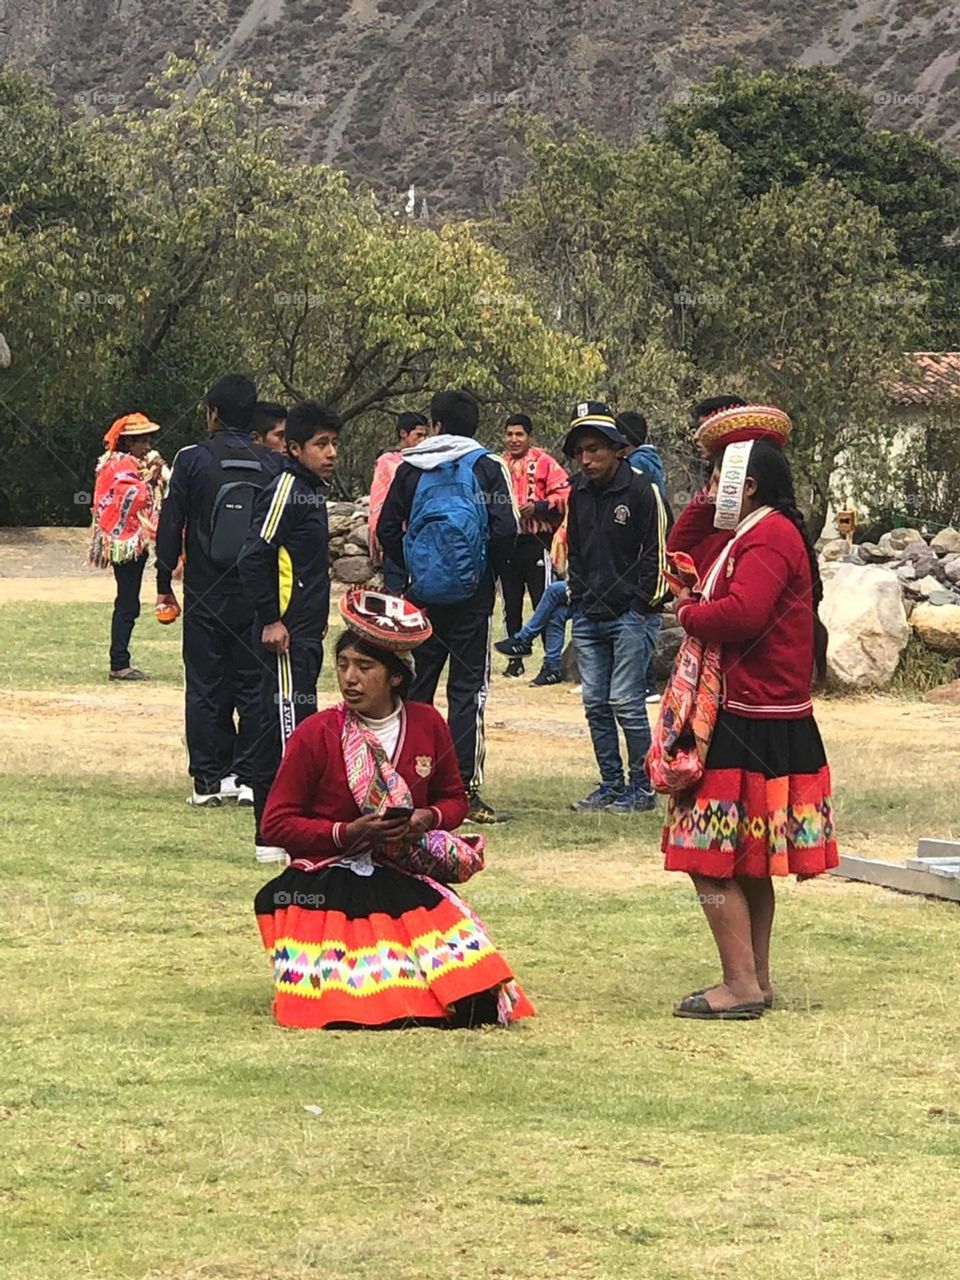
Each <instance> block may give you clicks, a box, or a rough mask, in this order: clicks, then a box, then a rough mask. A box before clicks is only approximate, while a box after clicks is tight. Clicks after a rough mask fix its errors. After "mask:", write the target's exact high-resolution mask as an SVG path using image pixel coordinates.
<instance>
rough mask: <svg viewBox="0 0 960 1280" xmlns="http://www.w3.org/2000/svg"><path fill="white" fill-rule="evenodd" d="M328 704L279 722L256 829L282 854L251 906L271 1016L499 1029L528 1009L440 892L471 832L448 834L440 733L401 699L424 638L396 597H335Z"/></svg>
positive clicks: (429, 711) (436, 719) (421, 621)
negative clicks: (341, 628)
mask: <svg viewBox="0 0 960 1280" xmlns="http://www.w3.org/2000/svg"><path fill="white" fill-rule="evenodd" d="M340 612H341V614H342V615H343V618H344V621H345V622H346V624H347V627H348V630H347V631H345V632H344V634H343V635H342V636H341V637H340V639H339V641H338V642H337V646H336V657H337V681H338V683H339V686H340V692H341V694H342V695H343V701H342V702H341V703H340V704H339V705H338V706H336V707H331V708H330V709H329V710H327V711H321V712H318V713H316V714H315V715H312V716H309V717H308V718H307V719H306V720H304V721H303V723H302V724H301V725H300V726H299V728H298V729H297V730H296V731H295V732H294V734H293V736H292V737H291V739H290V741H289V743H288V744H287V750H286V753H285V755H284V757H283V763H282V764H281V766H280V769H279V771H278V773H277V776H276V779H275V781H274V783H273V786H272V788H271V791H270V795H269V798H268V800H267V806H266V809H265V811H264V815H263V831H264V835H265V836H266V838H267V840H268V841H269V842H270V844H274V845H278V846H280V847H281V848H283V849H285V850H286V851H287V854H288V855H289V856H290V857H291V859H292V861H291V863H290V865H289V867H287V869H286V870H285V871H283V872H282V873H281V875H279V876H277V877H276V878H275V879H273V880H271V881H270V882H269V883H268V884H265V885H264V886H263V888H262V889H261V890H260V892H259V893H258V894H257V896H256V902H255V910H256V915H257V923H258V924H259V926H260V935H261V938H262V939H263V943H264V946H265V947H266V948H267V950H268V951H269V952H270V953H271V956H272V958H273V964H274V985H275V997H274V1004H273V1008H274V1013H275V1015H276V1018H277V1021H278V1022H279V1023H280V1024H281V1026H286V1027H327V1028H360V1027H376V1028H380V1029H386V1028H394V1027H409V1026H438V1027H468V1026H477V1025H480V1024H483V1023H500V1024H504V1025H505V1024H507V1023H509V1022H512V1021H515V1020H516V1019H518V1018H524V1017H528V1016H529V1015H530V1014H532V1013H533V1008H532V1007H531V1005H530V1003H529V1001H528V1000H527V998H526V996H525V995H524V994H523V992H522V991H521V990H520V988H519V986H518V985H517V984H516V983H515V982H514V980H513V974H512V973H511V971H510V968H509V966H508V965H507V963H506V961H505V960H504V958H503V957H502V956H501V955H500V953H499V952H498V951H497V950H496V948H495V947H494V945H493V943H492V942H491V941H490V938H489V935H488V934H487V931H486V928H485V926H484V924H483V922H482V921H481V920H480V919H479V918H478V917H477V916H476V915H475V914H474V912H473V911H471V909H470V908H469V907H468V906H467V904H466V903H465V902H464V901H463V900H462V899H461V898H459V897H458V896H457V895H456V894H455V893H454V892H453V890H452V889H450V888H448V887H447V886H448V884H449V883H450V882H460V881H463V880H465V879H467V877H468V875H470V874H472V873H473V872H474V871H477V870H480V869H481V868H482V866H483V841H484V837H483V836H482V835H476V836H467V837H460V836H456V835H454V834H452V833H453V831H454V830H455V828H456V827H458V826H459V825H460V823H461V822H462V821H463V820H464V818H465V817H466V814H467V807H468V803H467V795H466V791H465V790H464V786H463V782H462V781H461V778H460V771H459V768H458V765H457V756H456V752H455V750H454V746H453V742H452V741H451V739H450V731H449V729H448V728H447V725H446V722H445V720H444V719H443V717H442V716H441V715H440V714H439V713H438V712H437V711H435V710H434V708H433V707H432V706H429V705H427V704H426V703H417V702H406V701H405V697H406V692H407V687H408V685H409V683H410V680H411V679H412V677H413V674H414V658H413V653H412V650H413V649H414V648H415V646H416V645H418V644H421V643H422V642H423V641H424V640H425V639H426V638H427V637H428V636H429V635H430V624H429V622H428V621H427V620H426V618H425V617H424V615H423V614H422V613H421V612H420V611H419V610H418V609H416V608H415V607H414V606H413V605H411V604H409V603H408V602H407V601H405V600H402V599H399V598H397V597H393V596H387V595H383V594H381V593H379V592H370V591H363V590H355V591H352V592H349V593H348V595H346V596H345V597H344V599H343V600H342V601H341V604H340Z"/></svg>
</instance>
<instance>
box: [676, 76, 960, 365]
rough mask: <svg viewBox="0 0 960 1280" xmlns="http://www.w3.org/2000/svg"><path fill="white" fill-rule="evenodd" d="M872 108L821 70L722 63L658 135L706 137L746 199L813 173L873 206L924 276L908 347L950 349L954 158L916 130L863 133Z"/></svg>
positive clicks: (912, 304) (692, 143) (956, 200)
mask: <svg viewBox="0 0 960 1280" xmlns="http://www.w3.org/2000/svg"><path fill="white" fill-rule="evenodd" d="M873 109H874V104H873V103H872V102H871V100H870V99H869V98H867V97H866V96H865V95H864V94H863V93H861V92H860V91H859V90H858V89H855V88H853V87H852V86H851V85H849V84H848V83H847V82H846V81H844V80H843V79H842V78H841V77H840V76H839V75H837V73H836V72H834V71H831V70H828V69H827V68H825V67H810V68H803V67H790V68H787V69H786V70H782V71H773V70H770V71H761V72H759V73H758V74H753V73H750V72H747V71H745V70H743V69H742V68H738V67H721V68H718V69H717V70H716V71H715V72H714V74H713V75H712V76H711V78H710V79H709V80H708V81H707V82H706V83H705V84H704V85H703V86H702V87H701V89H700V90H698V92H697V93H695V94H691V95H690V98H689V101H686V102H682V103H673V104H671V105H670V106H668V107H667V108H666V109H665V111H664V136H665V137H666V139H667V140H668V141H669V142H671V143H672V144H673V145H674V146H676V147H678V148H679V149H680V150H681V151H683V152H684V153H686V154H694V153H695V152H696V150H697V149H698V147H699V146H700V145H701V142H702V136H703V134H704V133H709V134H711V135H712V136H713V137H715V138H716V139H717V140H718V141H719V142H721V143H722V144H723V146H724V147H726V148H727V150H728V151H729V152H730V153H731V155H733V156H735V157H736V159H737V161H738V163H739V168H740V179H739V182H740V188H741V190H742V192H743V193H744V194H745V195H746V196H748V197H754V198H756V197H759V196H761V195H763V194H764V193H765V192H767V191H770V190H771V189H772V188H774V187H775V186H785V187H795V186H799V185H800V184H802V183H804V182H806V181H808V180H809V179H810V178H812V177H815V176H816V177H821V178H825V179H827V178H829V179H833V180H835V181H836V182H838V183H840V184H841V185H842V186H843V187H844V189H845V190H846V191H848V192H849V193H850V194H851V195H853V196H855V197H856V198H857V199H858V200H860V201H862V202H863V203H864V204H869V205H873V206H875V207H876V208H877V209H878V210H879V211H880V214H881V217H882V218H883V222H884V225H885V226H886V227H888V228H889V230H890V231H891V232H892V233H893V235H894V238H895V242H896V245H897V253H898V256H899V259H900V262H901V263H902V265H903V266H904V267H906V268H907V269H908V270H917V269H919V270H920V271H922V272H923V273H924V275H925V277H926V286H927V287H926V288H925V289H921V290H920V291H919V292H918V293H917V295H916V296H915V297H913V298H909V299H907V300H906V301H905V302H903V303H901V304H899V305H902V306H903V307H904V309H905V312H906V314H907V316H908V317H909V318H911V319H912V321H913V323H912V325H911V328H912V334H911V338H910V345H911V346H912V347H913V348H914V349H921V348H926V347H938V348H940V349H945V350H956V348H957V346H958V343H960V330H958V320H957V315H958V307H957V304H958V301H960V294H958V291H957V284H956V280H957V275H958V272H960V247H958V245H957V243H956V232H957V225H958V222H960V161H958V159H957V158H956V157H955V156H953V155H951V154H950V153H949V152H948V151H946V150H945V149H944V148H943V147H942V146H941V145H940V144H939V143H937V142H934V141H932V140H931V139H930V138H927V137H925V136H924V135H923V134H921V133H916V132H895V131H891V130H873V129H870V128H869V127H868V124H869V119H870V116H871V114H872V112H873Z"/></svg>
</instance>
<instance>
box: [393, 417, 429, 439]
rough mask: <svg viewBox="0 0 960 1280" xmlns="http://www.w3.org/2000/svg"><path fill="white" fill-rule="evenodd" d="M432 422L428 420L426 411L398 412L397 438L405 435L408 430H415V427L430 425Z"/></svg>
mask: <svg viewBox="0 0 960 1280" xmlns="http://www.w3.org/2000/svg"><path fill="white" fill-rule="evenodd" d="M429 425H430V423H429V422H428V421H427V415H426V414H425V413H398V414H397V439H399V438H400V436H405V435H407V434H408V432H410V431H413V429H414V428H415V427H428V426H429Z"/></svg>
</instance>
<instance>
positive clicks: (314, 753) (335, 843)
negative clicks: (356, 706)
mask: <svg viewBox="0 0 960 1280" xmlns="http://www.w3.org/2000/svg"><path fill="white" fill-rule="evenodd" d="M324 742H325V740H324V737H323V736H322V735H321V734H317V733H316V730H315V729H314V727H313V726H312V725H311V724H310V721H309V720H307V721H304V723H303V724H302V725H300V727H299V728H298V729H297V730H296V732H295V733H294V734H293V736H292V737H291V739H290V741H289V742H288V743H287V748H286V751H285V752H284V755H283V760H282V761H281V763H280V768H279V769H278V770H277V776H276V777H275V778H274V780H273V786H272V787H271V788H270V794H269V796H268V797H267V807H266V809H265V810H264V813H263V821H262V822H261V824H260V829H261V831H262V833H263V837H264V839H265V840H268V841H269V842H270V844H273V845H277V846H278V847H279V848H281V849H286V851H287V853H289V854H290V856H291V857H300V856H309V855H315V854H325V853H337V852H338V851H339V850H340V849H342V848H343V833H344V830H345V827H346V823H345V822H333V821H331V820H330V819H329V818H314V817H310V816H308V815H309V814H310V810H311V809H312V807H313V805H312V801H313V800H314V798H315V797H316V795H317V793H318V790H319V789H320V786H321V778H322V776H323V773H324V766H325V763H326V761H325V750H324Z"/></svg>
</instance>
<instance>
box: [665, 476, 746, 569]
mask: <svg viewBox="0 0 960 1280" xmlns="http://www.w3.org/2000/svg"><path fill="white" fill-rule="evenodd" d="M715 513H716V507H715V506H714V504H713V503H712V502H707V501H706V499H705V492H704V491H701V492H700V493H697V494H694V496H693V497H692V498H691V500H690V501H689V502H688V503H687V505H686V506H685V507H684V509H683V510H682V511H681V512H680V515H679V516H678V517H677V521H676V523H675V524H674V526H673V528H672V529H671V530H670V535H669V537H668V538H667V552H668V554H669V552H671V551H685V552H686V553H687V555H688V556H690V557H691V558H692V559H693V562H694V564H695V565H696V566H697V571H698V572H699V573H700V574H703V572H704V570H705V569H708V568H709V567H710V565H711V564H713V562H714V560H715V559H716V558H717V556H718V555H719V554H720V552H721V551H722V549H723V548H724V547H725V546H726V544H727V543H728V542H729V541H730V539H731V538H732V537H733V531H732V530H729V529H715V528H714V527H713V517H714V514H715Z"/></svg>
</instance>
